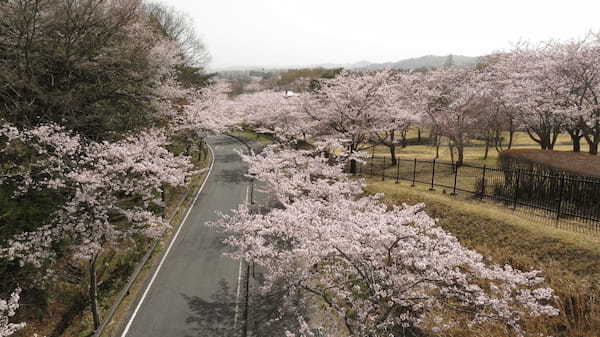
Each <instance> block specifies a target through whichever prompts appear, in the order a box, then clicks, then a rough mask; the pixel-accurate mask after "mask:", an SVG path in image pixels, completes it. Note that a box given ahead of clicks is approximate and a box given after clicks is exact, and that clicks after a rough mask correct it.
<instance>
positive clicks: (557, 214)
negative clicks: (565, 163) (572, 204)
mask: <svg viewBox="0 0 600 337" xmlns="http://www.w3.org/2000/svg"><path fill="white" fill-rule="evenodd" d="M564 186H565V176H564V175H563V176H561V177H560V187H559V192H558V210H557V211H556V221H558V220H560V211H561V210H562V202H563V189H564Z"/></svg>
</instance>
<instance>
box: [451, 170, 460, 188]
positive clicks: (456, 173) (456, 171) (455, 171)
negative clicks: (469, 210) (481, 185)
mask: <svg viewBox="0 0 600 337" xmlns="http://www.w3.org/2000/svg"><path fill="white" fill-rule="evenodd" d="M453 165H454V186H453V187H452V194H451V195H456V179H457V178H458V167H459V166H458V165H456V164H453Z"/></svg>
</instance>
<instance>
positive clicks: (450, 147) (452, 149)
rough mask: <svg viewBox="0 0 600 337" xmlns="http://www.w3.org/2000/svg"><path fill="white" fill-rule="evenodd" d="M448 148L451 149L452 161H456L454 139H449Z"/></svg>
mask: <svg viewBox="0 0 600 337" xmlns="http://www.w3.org/2000/svg"><path fill="white" fill-rule="evenodd" d="M448 149H449V150H450V161H451V162H452V163H454V144H453V143H452V141H448ZM436 159H437V158H436Z"/></svg>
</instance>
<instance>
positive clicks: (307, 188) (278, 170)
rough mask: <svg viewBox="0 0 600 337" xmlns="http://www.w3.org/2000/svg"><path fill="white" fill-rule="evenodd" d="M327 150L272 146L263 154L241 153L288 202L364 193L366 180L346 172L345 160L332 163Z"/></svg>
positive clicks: (258, 176)
mask: <svg viewBox="0 0 600 337" xmlns="http://www.w3.org/2000/svg"><path fill="white" fill-rule="evenodd" d="M333 147H337V146H335V145H334V146H333ZM323 152H324V151H320V152H315V151H308V150H293V149H287V148H285V147H282V146H281V145H272V146H268V147H266V148H265V149H264V150H263V151H262V152H261V153H259V154H250V155H244V154H241V153H240V155H241V156H242V158H243V160H244V161H245V162H247V163H248V164H249V169H248V173H249V174H251V175H252V176H253V177H255V178H256V179H258V180H260V181H262V182H264V183H265V186H266V188H265V190H266V191H267V192H269V193H270V194H271V195H273V196H275V197H277V199H278V200H279V201H280V202H281V203H283V204H284V205H288V204H291V203H292V202H294V201H297V200H299V199H303V198H311V199H318V200H335V199H339V198H349V197H352V196H357V195H359V194H361V193H362V182H361V181H357V180H352V179H350V178H349V177H348V176H346V175H344V174H343V171H344V162H340V163H332V162H331V159H330V158H327V157H325V156H324V154H323Z"/></svg>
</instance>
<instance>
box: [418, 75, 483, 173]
mask: <svg viewBox="0 0 600 337" xmlns="http://www.w3.org/2000/svg"><path fill="white" fill-rule="evenodd" d="M486 91H487V89H486V88H485V87H484V86H483V85H482V81H481V74H480V71H479V70H478V69H475V68H449V69H443V70H436V71H430V72H427V73H426V74H425V81H424V82H423V85H422V86H421V88H419V95H420V96H421V100H423V104H421V106H422V107H423V109H424V112H423V113H424V114H425V115H426V116H427V119H428V121H429V123H431V125H432V128H434V129H435V130H436V133H437V134H438V135H441V136H445V137H447V138H448V139H449V140H450V145H451V150H452V149H453V148H456V150H457V154H458V157H457V159H456V165H459V166H460V165H462V164H463V161H464V148H465V145H466V144H467V143H468V141H469V140H470V139H472V138H473V137H474V135H475V134H476V132H477V129H478V125H477V121H478V119H477V116H478V115H479V114H480V112H481V110H482V109H483V108H484V106H485V104H484V100H483V99H482V98H483V97H484V96H485V93H486Z"/></svg>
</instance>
